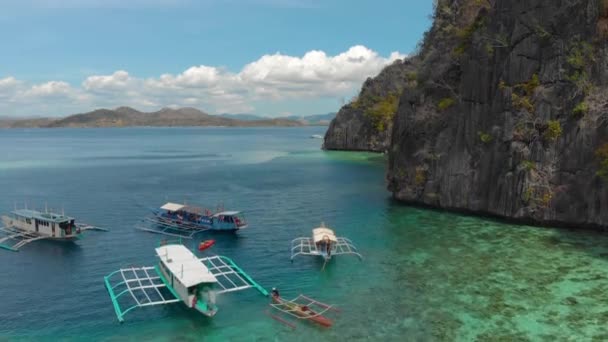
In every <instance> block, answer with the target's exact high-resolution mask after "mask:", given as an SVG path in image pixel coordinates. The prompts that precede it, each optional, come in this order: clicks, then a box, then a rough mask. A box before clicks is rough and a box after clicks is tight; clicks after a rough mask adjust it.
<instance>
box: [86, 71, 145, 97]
mask: <svg viewBox="0 0 608 342" xmlns="http://www.w3.org/2000/svg"><path fill="white" fill-rule="evenodd" d="M131 83H133V79H132V78H131V76H129V73H128V72H126V71H124V70H118V71H116V72H114V73H113V74H112V75H106V76H103V75H101V76H89V77H87V78H86V79H85V80H84V82H82V87H83V88H84V89H85V90H89V91H93V92H96V91H102V92H103V91H121V90H125V89H127V88H128V87H129V85H130V84H131Z"/></svg>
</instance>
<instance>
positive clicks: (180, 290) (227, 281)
mask: <svg viewBox="0 0 608 342" xmlns="http://www.w3.org/2000/svg"><path fill="white" fill-rule="evenodd" d="M156 256H157V257H158V258H159V259H160V261H159V263H158V265H156V266H150V267H131V268H123V269H120V270H118V271H115V272H112V273H110V274H109V275H107V276H105V277H104V280H105V285H106V289H107V290H108V293H109V294H110V299H111V300H112V304H113V305H114V311H115V312H116V317H117V318H118V321H119V322H121V323H122V322H123V321H124V316H125V315H126V314H127V313H128V312H130V311H131V310H133V309H135V308H138V307H146V306H154V305H164V304H171V303H177V302H182V303H183V304H184V305H186V306H187V307H189V308H192V309H193V310H196V311H198V312H200V313H202V314H203V315H205V316H208V317H212V316H214V315H215V314H216V313H217V311H218V307H217V305H216V303H215V298H216V295H220V294H223V293H228V292H234V291H241V290H246V289H249V288H255V289H257V290H258V291H259V292H260V293H262V294H263V295H265V296H267V295H268V291H266V290H265V289H264V288H263V287H261V286H260V285H259V284H258V283H256V282H255V281H254V280H253V279H251V277H250V276H249V275H247V274H246V273H245V272H244V271H243V270H242V269H241V268H239V267H238V266H237V265H236V264H235V263H234V262H233V261H232V260H230V259H229V258H227V257H225V256H217V255H216V256H211V257H205V258H198V257H197V256H196V255H194V253H192V252H191V251H190V250H189V249H188V248H186V247H185V246H184V245H181V244H176V243H170V244H161V246H159V247H158V248H156ZM114 278H118V281H117V282H113V280H114ZM125 300H128V301H130V302H131V304H130V306H128V307H127V308H126V309H123V308H122V307H121V305H120V302H123V303H124V301H125Z"/></svg>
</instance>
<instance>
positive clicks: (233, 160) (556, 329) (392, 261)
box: [0, 127, 608, 341]
mask: <svg viewBox="0 0 608 342" xmlns="http://www.w3.org/2000/svg"><path fill="white" fill-rule="evenodd" d="M323 130H324V129H323V128H321V127H312V128H280V129H279V128H276V129H271V128H254V129H249V128H248V129H239V128H137V129H55V130H2V131H0V156H1V157H0V188H1V189H2V190H3V191H2V196H1V197H0V208H2V211H9V210H10V209H11V208H12V207H13V206H14V201H18V202H19V203H23V202H24V201H27V203H28V205H29V206H30V207H31V206H34V205H36V206H38V207H39V208H43V207H44V203H45V202H48V205H49V207H53V208H58V209H59V208H61V207H64V208H65V210H66V213H68V214H71V215H73V216H76V217H77V218H79V219H80V220H81V221H85V222H89V223H93V224H96V225H99V226H103V227H106V228H109V229H111V232H110V233H96V232H90V233H88V234H87V236H86V237H85V238H83V239H82V240H80V241H78V242H77V243H67V244H65V243H53V242H35V243H32V244H30V245H28V246H26V247H24V248H23V249H22V250H21V252H19V253H10V252H1V254H0V258H1V259H0V260H1V261H2V263H0V272H1V274H2V280H1V281H0V284H1V285H2V291H0V339H3V338H6V339H9V340H57V339H64V340H83V339H87V340H104V341H118V340H120V341H122V340H133V341H140V340H146V341H175V340H178V341H310V340H322V341H344V340H375V341H397V340H417V341H453V340H462V341H471V340H480V341H489V340H509V341H510V340H534V341H536V340H571V341H579V340H591V339H593V338H595V339H597V340H606V339H608V328H606V327H607V325H606V324H607V323H608V308H607V307H606V303H607V300H608V279H607V276H606V269H607V266H608V238H607V237H606V236H605V234H601V233H593V232H582V231H581V232H578V231H569V230H556V229H544V228H531V227H522V226H514V225H509V224H504V223H499V222H495V221H492V220H486V219H480V218H471V217H466V216H460V215H455V214H447V213H440V212H436V211H430V210H422V209H416V208H409V207H405V206H402V205H399V204H397V203H394V202H392V201H391V200H390V196H389V194H388V193H387V192H386V191H385V184H384V161H383V158H382V157H380V156H376V155H370V154H360V153H340V152H337V153H336V152H334V153H328V152H323V151H320V150H319V148H320V144H321V141H320V140H316V139H309V136H310V135H311V134H323ZM167 199H171V200H174V201H183V200H186V201H189V202H194V203H200V204H202V205H207V206H214V205H215V204H216V203H218V202H223V203H224V205H225V207H226V208H235V209H240V210H243V211H244V212H245V214H246V216H247V219H248V221H249V222H250V227H249V228H248V229H247V230H244V231H242V232H239V233H238V234H236V235H230V234H228V235H226V234H220V235H218V234H201V235H199V236H198V238H197V239H195V241H192V242H190V243H189V244H190V246H195V244H196V243H198V242H199V241H201V240H205V239H208V238H214V239H216V240H217V243H216V245H215V246H214V247H213V248H212V250H213V251H214V252H215V253H218V254H222V255H226V256H229V257H231V258H232V259H234V260H235V261H236V262H237V263H238V264H239V265H240V266H241V267H242V268H243V269H245V270H246V271H247V272H248V273H249V274H250V275H251V276H252V277H253V278H254V279H256V280H257V281H258V282H259V283H260V284H262V285H263V286H265V287H267V288H270V287H273V286H276V287H278V288H279V289H280V290H281V292H282V294H283V295H284V296H287V297H291V296H293V297H295V296H296V295H298V294H299V293H304V294H307V295H309V296H312V297H314V298H317V299H319V300H321V301H324V302H328V303H332V304H335V305H337V306H338V307H339V308H340V309H341V312H340V314H338V315H336V316H335V321H336V323H335V325H334V326H333V327H332V328H331V329H320V328H318V327H315V326H312V325H309V324H306V323H305V322H299V324H298V327H297V329H296V330H295V331H292V330H291V329H289V328H287V327H285V326H283V325H281V324H280V323H278V322H276V321H274V320H272V319H270V318H269V317H267V316H266V315H265V314H264V311H265V310H266V309H267V307H268V299H267V298H265V297H263V296H261V295H260V294H259V293H257V292H256V291H254V290H250V291H246V292H242V293H237V294H227V295H223V296H221V297H220V298H219V299H218V305H219V307H220V311H219V313H218V314H217V315H216V316H215V317H214V318H212V319H209V318H206V317H203V316H202V315H198V314H196V313H195V312H193V311H191V310H188V309H186V308H184V307H183V306H182V305H180V304H175V305H173V306H166V307H152V308H144V309H139V310H138V311H135V312H133V313H129V314H128V315H127V317H126V322H125V323H124V324H119V323H118V322H117V320H116V317H115V315H114V311H113V308H112V305H111V303H110V300H109V297H108V295H107V293H106V291H105V288H104V286H103V276H104V275H106V274H108V273H110V272H111V271H114V270H116V269H118V268H120V267H125V266H132V265H137V266H139V265H142V266H143V265H153V264H154V263H155V261H156V260H155V257H154V251H153V248H154V247H155V246H156V245H157V243H158V240H159V237H158V236H157V235H154V234H149V233H145V232H140V231H137V230H135V229H133V226H134V225H135V224H136V223H137V222H138V221H139V219H140V218H141V217H143V216H144V215H146V213H147V207H152V206H158V205H160V204H162V203H164V202H165V200H167ZM320 221H324V222H326V223H327V224H328V225H330V226H332V227H333V228H334V229H335V230H336V232H337V233H338V235H343V236H347V237H349V238H351V239H352V240H353V241H354V242H355V244H356V245H357V246H358V247H359V248H360V250H361V252H362V254H363V255H364V260H363V261H359V260H358V259H356V258H354V257H337V258H335V259H334V260H333V261H332V262H331V263H330V264H329V265H328V266H327V267H326V268H325V270H324V271H323V272H321V268H322V262H320V261H319V260H314V259H308V258H305V257H302V258H300V259H296V260H295V261H294V262H293V263H291V262H290V261H289V242H290V240H291V239H293V238H295V237H298V236H307V235H309V234H310V230H311V228H312V227H313V226H315V225H317V224H318V223H319V222H320Z"/></svg>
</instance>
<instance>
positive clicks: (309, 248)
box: [291, 237, 363, 261]
mask: <svg viewBox="0 0 608 342" xmlns="http://www.w3.org/2000/svg"><path fill="white" fill-rule="evenodd" d="M336 239H337V241H336V242H335V243H332V248H331V256H334V255H345V254H350V255H356V256H357V257H358V258H359V259H360V260H363V256H362V255H361V254H359V252H358V251H357V247H355V244H354V243H353V242H352V241H351V240H350V239H347V238H345V237H338V238H336ZM298 255H310V256H323V257H324V258H325V259H329V258H331V256H330V257H326V256H325V254H324V253H322V251H320V250H319V249H317V245H316V244H315V243H314V241H313V239H312V238H309V237H299V238H296V239H293V240H292V241H291V260H292V261H293V259H294V258H295V257H297V256H298Z"/></svg>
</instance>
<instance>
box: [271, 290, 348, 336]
mask: <svg viewBox="0 0 608 342" xmlns="http://www.w3.org/2000/svg"><path fill="white" fill-rule="evenodd" d="M271 297H272V303H271V304H270V306H271V307H272V308H273V309H275V310H277V311H280V312H281V313H283V314H285V315H288V316H291V317H294V318H297V319H304V320H308V321H310V322H313V323H315V324H318V325H320V326H323V327H326V328H329V327H331V326H332V325H333V321H332V320H331V319H329V318H327V317H325V316H323V314H325V313H326V312H328V311H330V310H332V311H335V312H339V310H338V309H336V308H334V307H333V306H332V305H328V304H325V303H321V302H319V301H316V300H314V299H312V298H309V297H307V296H304V295H302V294H301V295H299V296H298V297H296V298H294V299H291V300H287V299H284V298H282V297H281V296H280V295H279V291H278V290H277V289H276V288H273V289H272V291H271ZM266 314H267V315H269V316H270V317H271V318H273V319H275V320H277V321H279V322H281V323H283V324H285V325H287V326H289V327H290V328H292V329H295V328H296V326H295V325H294V324H293V323H291V322H290V321H289V320H287V319H285V317H281V316H278V315H275V314H272V313H270V312H268V311H267V312H266Z"/></svg>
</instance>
